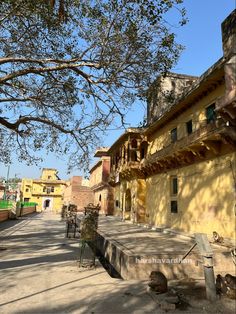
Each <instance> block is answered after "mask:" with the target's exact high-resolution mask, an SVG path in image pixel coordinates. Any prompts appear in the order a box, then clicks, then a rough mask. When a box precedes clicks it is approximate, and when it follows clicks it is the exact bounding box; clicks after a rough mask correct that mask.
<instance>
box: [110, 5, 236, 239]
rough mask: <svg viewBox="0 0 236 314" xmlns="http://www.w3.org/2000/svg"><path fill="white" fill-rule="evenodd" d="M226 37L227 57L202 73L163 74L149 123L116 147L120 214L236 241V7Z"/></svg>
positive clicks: (151, 96) (152, 96)
mask: <svg viewBox="0 0 236 314" xmlns="http://www.w3.org/2000/svg"><path fill="white" fill-rule="evenodd" d="M222 37H223V50H224V56H223V57H222V58H221V59H220V60H218V61H217V62H216V63H215V64H214V65H213V66H212V67H211V68H209V69H208V70H207V71H206V72H205V73H204V74H203V75H202V76H201V77H199V78H196V77H192V76H186V75H179V74H174V73H169V74H168V75H167V76H165V77H159V78H158V79H157V80H156V81H155V82H154V83H153V85H152V86H151V87H150V89H149V92H148V100H147V101H148V112H147V118H148V124H147V127H146V128H143V129H139V130H138V129H136V130H135V132H134V130H133V131H132V129H130V130H127V132H126V133H125V134H123V135H122V136H121V137H120V138H119V139H118V140H117V141H116V142H115V143H114V144H113V145H112V147H111V149H110V151H109V153H110V156H111V160H112V166H111V170H112V171H111V176H110V183H111V184H113V185H114V190H115V192H114V193H115V200H119V202H117V204H118V203H119V204H121V205H120V208H116V214H117V215H118V214H121V213H122V216H123V218H125V219H130V220H132V221H134V222H144V223H146V224H148V225H150V226H155V227H163V228H172V229H174V230H177V231H180V232H185V233H194V232H204V233H207V234H211V235H212V232H213V231H216V232H218V233H219V234H220V235H222V236H223V237H225V238H235V218H236V207H235V193H236V131H235V125H236V71H235V69H236V45H235V38H236V11H234V12H232V13H231V15H230V16H229V17H228V18H227V19H226V20H225V21H224V22H223V23H222ZM119 210H120V212H119Z"/></svg>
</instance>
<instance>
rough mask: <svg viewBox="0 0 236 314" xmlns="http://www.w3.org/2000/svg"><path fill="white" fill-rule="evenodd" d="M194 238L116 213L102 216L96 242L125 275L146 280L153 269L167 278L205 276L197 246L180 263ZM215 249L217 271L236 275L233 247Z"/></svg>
mask: <svg viewBox="0 0 236 314" xmlns="http://www.w3.org/2000/svg"><path fill="white" fill-rule="evenodd" d="M80 217H81V216H80ZM194 242H195V241H194V238H191V237H188V236H186V235H180V234H171V233H169V231H166V233H165V230H164V232H161V231H155V230H151V229H148V228H145V227H144V226H143V227H142V226H137V225H134V224H132V223H130V222H124V221H121V219H120V218H117V217H112V216H107V217H105V216H100V217H99V228H98V232H97V241H96V246H97V248H98V249H99V251H101V253H102V254H103V255H104V256H105V257H106V259H107V260H108V261H109V262H110V263H111V264H112V265H113V266H114V268H115V269H116V270H117V271H118V272H119V273H120V275H121V277H122V278H123V279H139V280H147V279H148V277H149V274H150V272H151V271H152V270H160V271H162V272H163V273H164V274H165V275H166V276H167V278H168V279H181V278H186V277H188V278H195V279H198V278H199V279H202V278H203V277H204V275H203V266H202V260H201V256H200V255H199V252H198V249H197V247H195V248H194V250H193V251H192V252H191V253H190V254H189V255H188V256H187V258H186V259H185V260H184V261H183V262H182V263H181V264H180V263H179V261H180V260H181V259H182V257H183V256H184V255H185V254H186V252H187V251H188V250H189V249H190V248H191V246H192V245H193V244H194ZM212 249H213V252H214V257H213V258H214V271H215V274H218V273H220V274H222V275H225V274H226V273H231V274H234V275H235V265H234V263H233V261H232V258H231V256H230V248H226V247H222V246H219V245H212Z"/></svg>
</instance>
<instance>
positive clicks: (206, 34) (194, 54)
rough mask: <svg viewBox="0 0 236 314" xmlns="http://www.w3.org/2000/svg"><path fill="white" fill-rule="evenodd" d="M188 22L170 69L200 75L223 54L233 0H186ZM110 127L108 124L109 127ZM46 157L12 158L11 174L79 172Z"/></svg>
mask: <svg viewBox="0 0 236 314" xmlns="http://www.w3.org/2000/svg"><path fill="white" fill-rule="evenodd" d="M184 5H185V7H186V9H187V15H188V18H189V22H188V24H187V25H185V26H184V27H180V28H176V29H175V30H174V31H175V33H176V34H177V39H178V41H179V43H181V44H183V45H184V46H185V50H184V52H183V53H182V55H181V57H180V59H179V62H178V64H177V65H176V66H175V68H174V69H172V71H173V72H176V73H183V74H189V75H196V76H200V75H201V74H203V73H204V72H205V71H206V70H207V69H208V68H209V67H210V66H211V65H212V64H214V63H215V62H216V61H217V60H218V59H219V58H221V57H222V54H223V52H222V43H221V23H222V21H223V20H224V19H225V18H226V17H227V16H228V15H229V14H230V12H231V11H233V10H234V9H235V6H236V4H235V0H186V1H184ZM145 112H146V108H145V104H143V103H140V102H137V103H135V104H134V106H133V108H132V109H131V111H130V112H129V113H128V114H127V117H126V120H127V122H128V123H129V124H130V126H137V124H138V123H139V122H141V121H142V119H143V116H144V115H145ZM112 128H113V127H110V129H112ZM123 131H124V130H114V131H112V130H111V131H109V134H107V136H105V137H104V138H103V146H109V145H111V144H112V143H113V142H114V141H115V140H116V139H117V138H118V137H119V136H120V134H122V133H123ZM44 158H45V161H44V162H43V163H42V164H40V167H36V166H30V167H28V166H26V165H24V164H23V163H19V162H17V161H16V162H15V163H14V164H12V165H11V167H10V177H14V176H15V175H17V176H18V177H32V178H37V177H39V176H40V173H41V168H44V167H45V168H46V167H49V168H57V169H58V171H59V177H61V178H62V179H66V178H68V177H70V176H71V175H80V173H79V171H75V172H73V173H71V174H70V175H68V174H67V160H66V157H62V158H60V159H59V158H58V157H55V156H54V155H53V154H51V155H45V156H44ZM6 174H7V167H5V166H4V165H3V164H1V163H0V176H6Z"/></svg>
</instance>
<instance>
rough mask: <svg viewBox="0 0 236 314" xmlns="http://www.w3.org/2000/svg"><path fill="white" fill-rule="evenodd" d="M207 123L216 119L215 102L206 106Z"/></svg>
mask: <svg viewBox="0 0 236 314" xmlns="http://www.w3.org/2000/svg"><path fill="white" fill-rule="evenodd" d="M206 119H207V123H211V122H213V121H215V120H216V112H215V104H212V105H210V106H208V107H207V108H206Z"/></svg>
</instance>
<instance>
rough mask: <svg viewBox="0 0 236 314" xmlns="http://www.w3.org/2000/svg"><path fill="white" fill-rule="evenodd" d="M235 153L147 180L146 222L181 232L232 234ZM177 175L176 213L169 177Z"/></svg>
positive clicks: (230, 235)
mask: <svg viewBox="0 0 236 314" xmlns="http://www.w3.org/2000/svg"><path fill="white" fill-rule="evenodd" d="M235 174H236V153H231V154H227V155H224V156H222V157H219V158H215V159H212V160H209V161H204V162H201V163H198V164H194V165H191V166H188V167H183V168H179V169H176V170H172V171H169V172H168V173H163V174H158V175H155V176H152V177H149V178H148V179H147V195H146V199H147V202H146V206H147V209H146V210H147V213H148V215H149V217H148V219H149V223H150V224H152V225H156V226H160V225H165V226H167V227H172V228H174V229H178V230H181V231H184V232H190V233H194V232H204V233H208V234H212V232H213V231H217V232H218V233H219V234H221V235H222V236H223V237H229V238H233V237H234V236H235V217H236V216H235ZM171 176H177V177H178V196H177V201H178V213H171V212H170V199H171V196H170V186H171V185H170V178H171Z"/></svg>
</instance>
